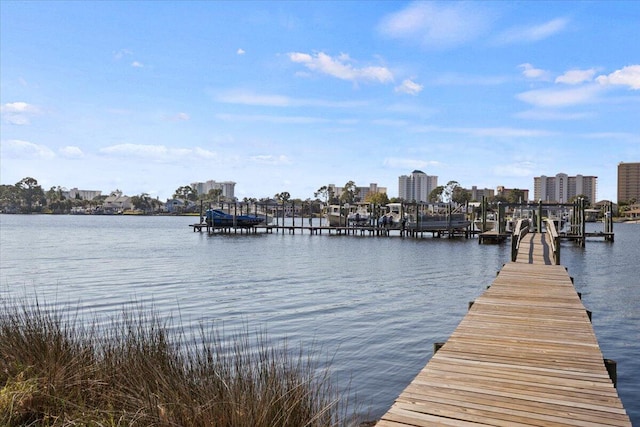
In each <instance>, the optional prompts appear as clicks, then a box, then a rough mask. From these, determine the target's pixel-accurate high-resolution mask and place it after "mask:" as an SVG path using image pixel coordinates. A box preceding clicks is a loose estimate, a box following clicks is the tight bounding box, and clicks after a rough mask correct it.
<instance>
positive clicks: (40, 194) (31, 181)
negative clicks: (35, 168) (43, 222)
mask: <svg viewBox="0 0 640 427" xmlns="http://www.w3.org/2000/svg"><path fill="white" fill-rule="evenodd" d="M16 187H17V188H18V190H19V194H20V199H21V201H22V202H23V205H24V208H23V211H24V212H25V213H31V212H33V211H34V208H33V205H34V204H38V210H39V208H40V207H41V206H42V205H45V204H46V203H47V199H46V197H45V195H44V191H43V190H42V187H41V186H39V185H38V181H37V180H36V179H35V178H31V177H26V178H22V179H21V180H20V181H19V182H18V183H16Z"/></svg>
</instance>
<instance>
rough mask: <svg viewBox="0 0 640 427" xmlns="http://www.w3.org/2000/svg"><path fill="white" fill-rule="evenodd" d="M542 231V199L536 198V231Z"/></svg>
mask: <svg viewBox="0 0 640 427" xmlns="http://www.w3.org/2000/svg"><path fill="white" fill-rule="evenodd" d="M541 232H542V199H540V200H538V218H537V221H536V233H541Z"/></svg>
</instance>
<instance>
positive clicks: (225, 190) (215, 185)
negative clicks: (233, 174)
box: [191, 180, 236, 199]
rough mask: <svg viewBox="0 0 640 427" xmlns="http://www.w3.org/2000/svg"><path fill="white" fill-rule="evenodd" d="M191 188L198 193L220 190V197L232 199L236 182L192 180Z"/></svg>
mask: <svg viewBox="0 0 640 427" xmlns="http://www.w3.org/2000/svg"><path fill="white" fill-rule="evenodd" d="M191 188H193V189H195V190H196V191H197V192H198V194H207V193H208V192H209V191H210V190H222V197H224V198H226V199H234V198H235V188H236V183H235V182H233V181H224V182H216V181H213V180H209V181H207V182H194V183H192V184H191Z"/></svg>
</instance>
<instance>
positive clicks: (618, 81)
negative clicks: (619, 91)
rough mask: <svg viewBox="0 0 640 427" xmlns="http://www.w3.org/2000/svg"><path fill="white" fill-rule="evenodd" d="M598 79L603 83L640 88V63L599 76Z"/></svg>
mask: <svg viewBox="0 0 640 427" xmlns="http://www.w3.org/2000/svg"><path fill="white" fill-rule="evenodd" d="M596 81H597V82H598V83H600V84H601V85H622V86H629V87H630V88H631V89H634V90H638V89H640V65H629V66H627V67H623V68H622V69H620V70H616V71H614V72H613V73H611V74H609V75H602V76H598V77H597V78H596Z"/></svg>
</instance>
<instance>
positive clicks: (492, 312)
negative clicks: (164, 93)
mask: <svg viewBox="0 0 640 427" xmlns="http://www.w3.org/2000/svg"><path fill="white" fill-rule="evenodd" d="M526 237H527V236H526ZM545 239H546V237H545V236H544V235H536V234H532V235H530V236H528V238H527V239H524V240H523V242H522V244H521V246H520V249H519V250H520V251H521V252H522V253H520V252H519V253H518V257H517V259H516V261H515V262H510V263H507V264H505V265H504V266H503V268H502V269H501V271H500V272H499V274H498V275H497V276H496V278H495V280H494V281H493V283H492V285H491V286H490V287H489V288H488V289H487V290H486V291H485V292H484V293H483V295H481V296H480V297H479V298H478V299H477V300H476V301H474V303H473V305H472V306H471V307H470V309H469V312H468V313H467V315H466V316H465V317H464V318H463V319H462V321H461V322H460V324H459V325H458V327H457V328H456V329H455V331H454V332H453V333H452V334H451V336H450V337H449V339H448V340H447V342H446V343H445V344H444V345H443V346H442V347H441V348H440V349H439V350H438V352H437V353H436V354H435V355H434V356H433V357H432V358H431V360H430V361H429V363H427V365H426V366H425V367H424V368H423V369H422V370H421V371H420V372H419V373H418V375H417V376H416V377H415V379H414V380H413V381H412V382H411V383H410V384H409V385H408V386H407V388H406V389H405V390H404V391H403V392H402V393H401V394H400V396H399V397H398V398H397V399H396V401H395V403H394V404H393V405H392V406H391V408H390V409H389V411H388V412H387V413H386V414H384V415H383V416H382V418H381V419H380V420H379V422H378V423H377V424H376V425H377V426H380V427H409V426H413V427H419V426H434V425H436V426H437V425H442V426H452V425H456V426H486V425H490V426H534V425H535V426H593V425H603V426H631V422H630V419H629V416H628V415H627V413H626V411H625V409H624V407H623V405H622V402H621V401H620V398H619V397H618V394H617V391H616V389H615V387H614V386H613V383H612V382H611V379H610V378H609V375H608V373H607V370H606V367H605V365H604V361H603V356H602V352H601V351H600V348H599V345H598V342H597V338H596V336H595V333H594V331H593V327H592V326H591V323H590V321H589V317H588V315H587V311H586V309H585V307H584V305H583V304H582V301H581V300H580V298H579V297H578V295H577V293H576V291H575V288H574V287H573V284H572V281H571V278H570V277H569V275H568V273H567V271H566V269H565V268H564V267H563V266H561V265H554V264H553V263H552V261H551V260H552V258H553V255H552V254H551V253H550V252H551V251H550V246H549V242H548V240H545Z"/></svg>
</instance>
